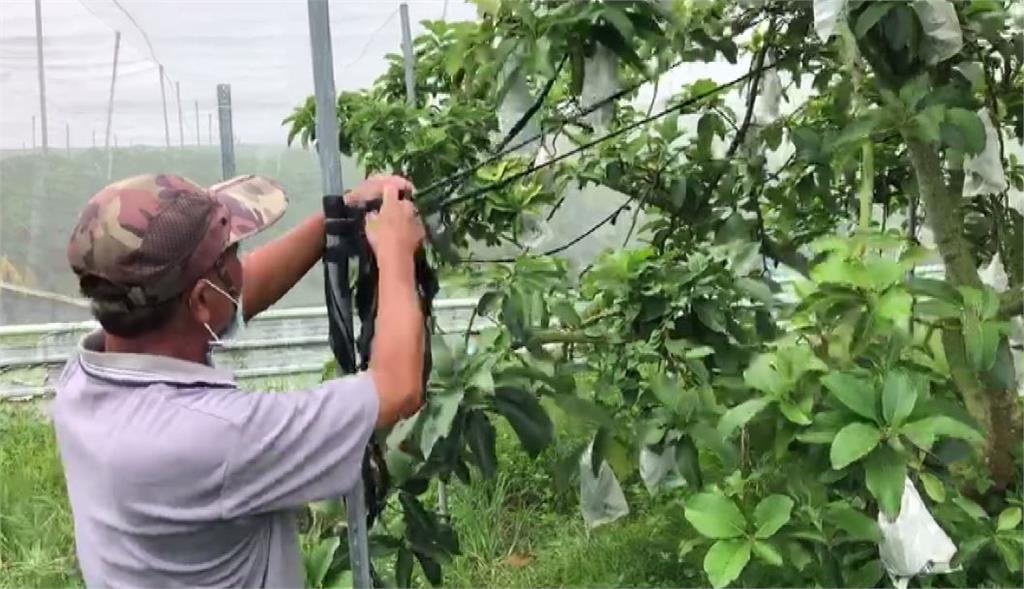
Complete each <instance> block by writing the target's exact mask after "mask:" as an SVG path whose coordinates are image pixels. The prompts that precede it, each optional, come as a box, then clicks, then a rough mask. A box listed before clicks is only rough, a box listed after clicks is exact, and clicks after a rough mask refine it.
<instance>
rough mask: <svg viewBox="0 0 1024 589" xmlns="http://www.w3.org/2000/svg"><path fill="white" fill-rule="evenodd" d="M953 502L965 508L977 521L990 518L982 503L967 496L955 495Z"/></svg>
mask: <svg viewBox="0 0 1024 589" xmlns="http://www.w3.org/2000/svg"><path fill="white" fill-rule="evenodd" d="M953 504H954V505H956V506H957V507H959V508H960V509H961V510H963V512H964V513H966V514H967V515H969V516H971V517H972V518H973V519H974V520H975V521H981V520H983V519H988V514H987V513H985V510H984V509H982V508H981V506H980V505H978V504H977V503H975V502H974V501H971V500H970V499H968V498H966V497H954V498H953Z"/></svg>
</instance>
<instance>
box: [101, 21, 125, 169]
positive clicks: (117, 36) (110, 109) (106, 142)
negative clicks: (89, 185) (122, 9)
mask: <svg viewBox="0 0 1024 589" xmlns="http://www.w3.org/2000/svg"><path fill="white" fill-rule="evenodd" d="M120 52H121V31H114V67H113V70H112V71H111V73H110V99H109V100H108V101H107V131H106V135H105V136H104V139H103V148H104V149H106V150H107V152H108V159H109V152H110V128H111V124H112V123H113V120H114V85H115V84H116V83H117V58H118V55H120Z"/></svg>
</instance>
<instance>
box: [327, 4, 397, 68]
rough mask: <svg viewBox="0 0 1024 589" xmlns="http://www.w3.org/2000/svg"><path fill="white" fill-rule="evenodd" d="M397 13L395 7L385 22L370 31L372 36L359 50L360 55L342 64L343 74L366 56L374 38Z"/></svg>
mask: <svg viewBox="0 0 1024 589" xmlns="http://www.w3.org/2000/svg"><path fill="white" fill-rule="evenodd" d="M396 14H398V9H397V8H396V9H394V10H393V11H391V14H389V15H388V17H387V19H385V20H384V22H383V23H382V24H381V25H380V26H379V27H377V29H376V30H374V31H373V32H372V33H370V38H369V39H368V40H367V41H366V43H365V44H364V45H363V48H362V49H360V50H359V56H358V57H356V58H355V59H353V60H352V61H350V62H348V63H346V64H345V65H344V66H342V68H341V73H342V74H345V73H347V72H348V70H350V69H351V68H352V66H354V65H356V64H357V63H359V62H360V61H361V60H362V59H363V58H364V57H366V52H367V51H369V49H370V45H372V44H373V41H374V39H376V38H377V35H379V34H380V33H381V31H383V30H384V29H385V28H386V27H387V26H388V23H390V22H391V20H392V19H394V18H395V15H396Z"/></svg>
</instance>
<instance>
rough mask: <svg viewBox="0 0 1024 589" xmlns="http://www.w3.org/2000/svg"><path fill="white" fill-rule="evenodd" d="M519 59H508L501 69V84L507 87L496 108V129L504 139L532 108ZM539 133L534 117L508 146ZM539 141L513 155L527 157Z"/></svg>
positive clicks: (516, 57)
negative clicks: (520, 69)
mask: <svg viewBox="0 0 1024 589" xmlns="http://www.w3.org/2000/svg"><path fill="white" fill-rule="evenodd" d="M519 64H520V58H519V57H518V56H514V57H510V58H509V59H508V60H507V61H506V62H505V64H504V66H503V67H502V76H501V77H502V80H503V83H505V84H507V85H508V91H507V92H506V94H505V98H504V99H503V100H502V101H501V105H500V106H499V107H498V129H499V131H500V132H501V136H502V137H506V136H507V135H508V134H509V132H511V131H512V128H513V127H515V125H516V123H518V122H519V120H520V119H522V118H523V115H525V114H526V112H527V111H528V110H529V109H530V107H531V106H533V103H534V100H535V98H534V96H533V94H532V93H531V92H530V87H529V86H528V85H527V83H526V78H524V77H523V76H522V74H521V73H520V72H519ZM539 133H540V122H539V121H538V120H537V118H536V117H531V118H530V120H529V121H527V122H526V124H525V125H524V126H523V128H522V129H520V130H519V132H518V133H516V135H515V136H514V137H512V139H511V140H510V141H509V143H508V145H509V146H512V145H518V144H520V143H522V142H523V141H526V140H527V139H529V138H530V137H536V136H537V134H539ZM539 145H540V141H539V140H538V141H532V142H530V143H527V144H526V145H523V146H522V147H520V148H518V149H516V150H515V151H514V152H513V153H518V154H522V155H527V154H530V153H532V152H533V151H534V150H536V149H537V148H538V146H539Z"/></svg>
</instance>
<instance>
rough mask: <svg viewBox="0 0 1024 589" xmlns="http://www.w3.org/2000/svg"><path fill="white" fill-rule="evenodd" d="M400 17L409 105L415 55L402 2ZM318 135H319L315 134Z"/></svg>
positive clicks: (412, 96)
mask: <svg viewBox="0 0 1024 589" xmlns="http://www.w3.org/2000/svg"><path fill="white" fill-rule="evenodd" d="M398 12H399V14H400V16H401V17H402V56H403V58H404V60H403V61H404V63H405V100H406V102H408V103H409V106H416V76H415V73H414V72H413V61H414V60H415V57H414V56H413V52H412V31H411V30H410V27H409V5H408V4H406V3H405V2H402V4H400V5H399V6H398ZM317 137H319V135H317Z"/></svg>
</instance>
